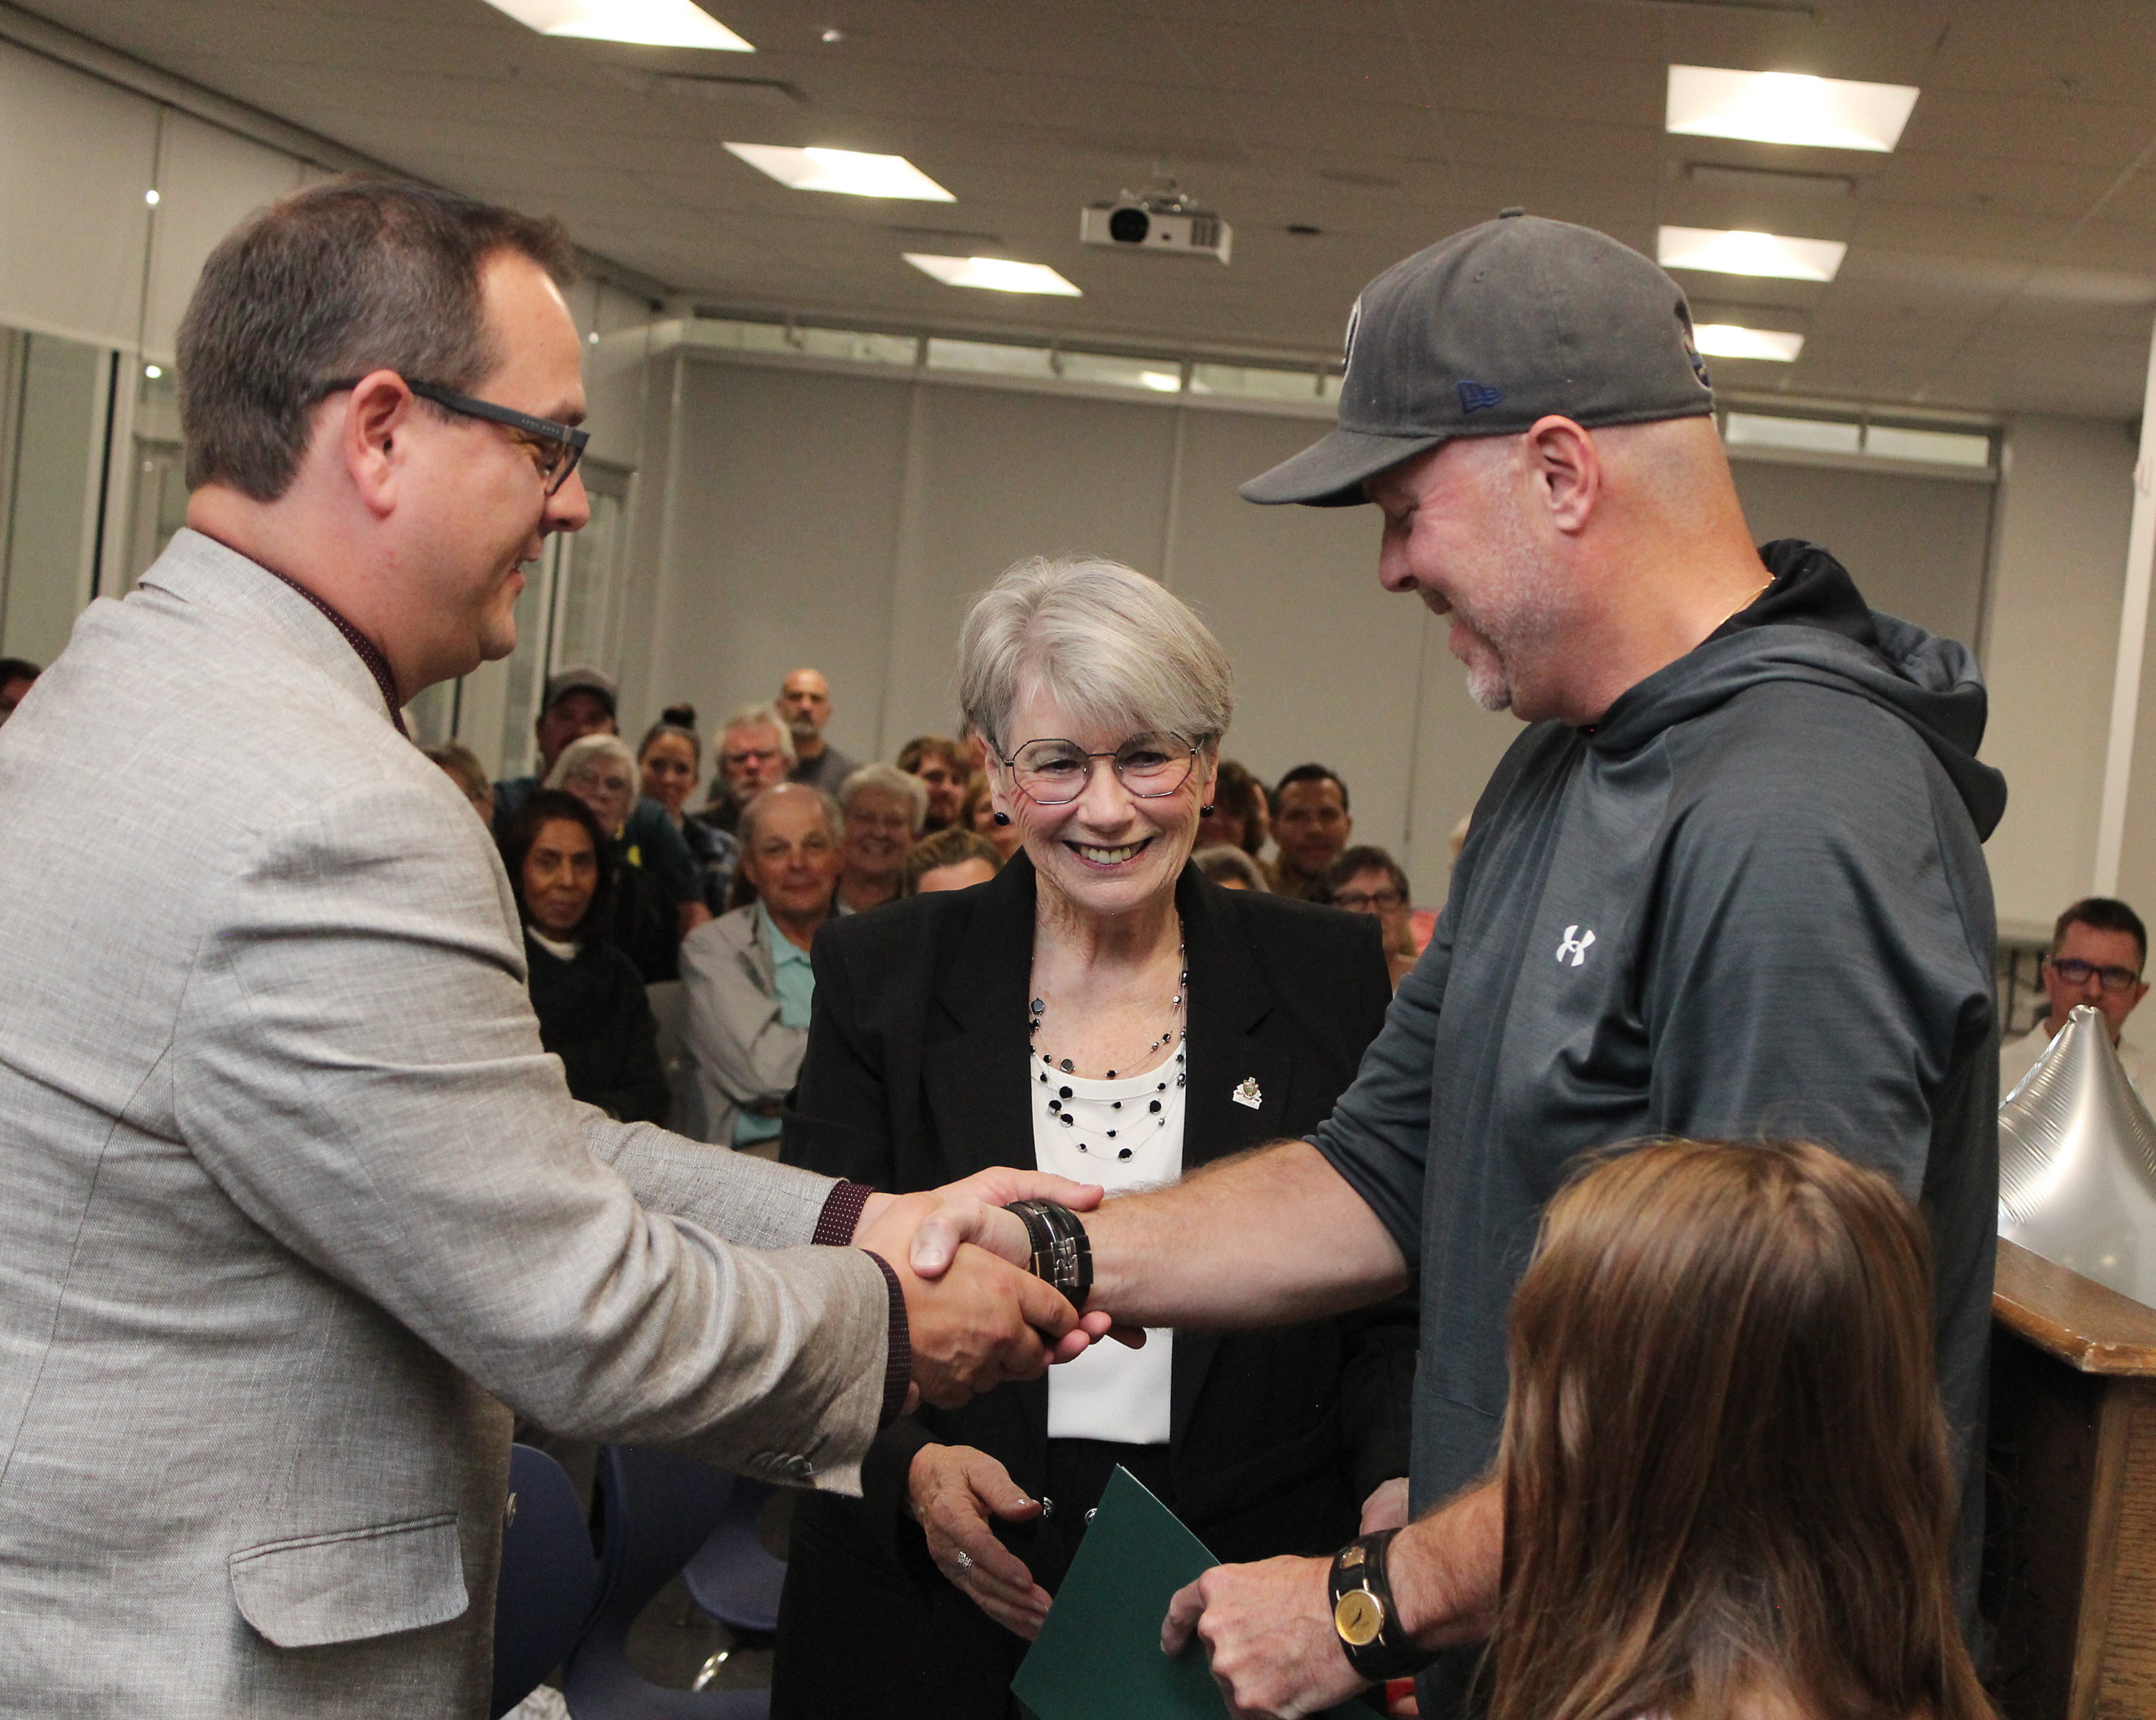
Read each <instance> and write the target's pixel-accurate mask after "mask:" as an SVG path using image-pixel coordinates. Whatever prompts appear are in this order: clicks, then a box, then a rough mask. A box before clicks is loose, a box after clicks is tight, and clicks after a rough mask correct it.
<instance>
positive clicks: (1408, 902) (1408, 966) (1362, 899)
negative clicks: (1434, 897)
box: [1310, 845, 1421, 991]
mask: <svg viewBox="0 0 2156 1720" xmlns="http://www.w3.org/2000/svg"><path fill="white" fill-rule="evenodd" d="M1413 896H1414V890H1413V889H1412V888H1411V887H1410V886H1409V883H1408V875H1407V874H1406V873H1405V872H1404V871H1403V870H1400V863H1399V861H1398V860H1394V858H1393V857H1392V855H1389V854H1387V853H1386V852H1385V850H1383V849H1382V848H1372V847H1369V846H1368V845H1364V846H1362V847H1358V848H1351V849H1348V850H1346V851H1345V852H1344V853H1343V854H1342V855H1341V856H1340V858H1339V859H1338V860H1335V861H1333V862H1332V865H1329V866H1327V868H1326V869H1325V870H1323V871H1322V872H1321V873H1320V874H1319V875H1318V878H1317V889H1315V890H1313V891H1311V893H1310V899H1311V900H1312V901H1314V902H1318V903H1321V904H1322V905H1323V906H1327V907H1335V908H1345V909H1347V911H1348V912H1349V913H1351V914H1374V915H1376V916H1377V917H1378V924H1379V925H1380V926H1382V927H1384V928H1385V964H1386V966H1388V967H1389V968H1391V969H1392V974H1393V989H1394V990H1395V991H1397V990H1399V984H1400V982H1401V981H1402V980H1403V979H1405V978H1407V977H1408V975H1409V973H1411V972H1412V971H1413V970H1414V964H1415V958H1416V957H1417V956H1419V954H1421V952H1420V951H1419V950H1418V949H1416V947H1415V942H1414V925H1413V923H1412V922H1411V919H1410V916H1411V915H1412V914H1413V912H1414V903H1413V901H1412V897H1413Z"/></svg>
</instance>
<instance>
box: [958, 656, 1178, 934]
mask: <svg viewBox="0 0 2156 1720" xmlns="http://www.w3.org/2000/svg"><path fill="white" fill-rule="evenodd" d="M1005 732H1006V733H1007V734H1008V735H1009V737H1010V745H1011V756H1013V757H1016V756H1017V752H1018V750H1019V748H1020V747H1024V745H1025V744H1026V743H1027V742H1029V741H1036V740H1062V741H1071V742H1076V743H1077V745H1079V746H1080V747H1083V748H1084V749H1085V750H1086V752H1113V751H1114V750H1115V749H1116V748H1117V747H1121V746H1122V744H1123V743H1124V742H1126V741H1128V740H1129V739H1131V738H1132V737H1131V736H1130V735H1128V734H1124V733H1114V734H1111V733H1108V732H1105V731H1101V730H1098V729H1091V728H1086V727H1080V726H1079V725H1078V724H1076V723H1075V722H1073V721H1071V720H1070V718H1068V717H1066V716H1064V714H1063V712H1062V711H1061V710H1060V708H1059V707H1058V706H1057V705H1056V703H1055V701H1054V700H1053V699H1051V698H1050V697H1048V696H1046V695H1045V694H1044V693H1041V692H1039V691H1029V692H1028V693H1027V694H1026V695H1025V696H1024V697H1023V698H1021V699H1020V700H1019V703H1018V705H1017V706H1016V708H1015V709H1014V710H1013V711H1012V712H1011V715H1010V719H1009V723H1008V724H1007V725H1006V730H1005ZM1092 765H1093V768H1092V774H1091V778H1090V780H1088V781H1087V783H1086V787H1085V789H1084V792H1083V793H1081V794H1080V795H1079V796H1078V798H1076V799H1075V800H1073V801H1071V802H1070V803H1069V804H1067V805H1063V806H1043V805H1041V804H1039V802H1038V801H1036V800H1034V798H1032V797H1031V796H1030V795H1029V794H1027V793H1025V792H1024V789H1023V788H1020V787H1019V785H1018V783H1017V781H1016V779H1015V775H1014V772H1013V771H1012V770H1011V768H1010V767H1009V766H1008V765H1004V764H998V766H997V767H996V770H995V773H994V777H993V783H994V795H995V804H996V809H997V810H998V811H999V812H1007V813H1009V814H1010V815H1011V819H1012V821H1013V823H1014V826H1015V828H1016V829H1017V830H1018V832H1019V838H1020V839H1021V841H1022V842H1023V843H1024V847H1025V851H1026V853H1027V855H1029V856H1030V857H1031V859H1032V860H1033V864H1034V870H1035V871H1036V872H1038V873H1039V878H1040V887H1041V888H1042V889H1043V890H1046V891H1053V892H1054V893H1055V894H1056V895H1058V896H1061V897H1062V898H1064V900H1065V901H1066V902H1068V903H1069V904H1070V906H1072V907H1074V908H1075V909H1076V910H1077V911H1080V912H1081V913H1084V914H1088V915H1095V916H1103V917H1105V916H1110V915H1115V914H1125V913H1129V912H1131V911H1132V910H1134V909H1136V908H1137V907H1139V906H1142V905H1144V904H1145V903H1147V902H1148V901H1152V900H1153V899H1154V898H1156V897H1159V896H1168V895H1172V894H1173V892H1174V890H1175V881H1176V878H1177V876H1178V874H1180V873H1181V872H1182V870H1183V862H1184V861H1185V860H1188V859H1189V858H1190V850H1191V849H1192V847H1193V845H1195V843H1196V841H1197V839H1198V809H1199V806H1200V805H1201V804H1203V802H1204V797H1205V793H1206V791H1207V790H1208V789H1209V788H1210V786H1211V783H1212V775H1213V761H1212V759H1211V758H1210V757H1206V756H1203V755H1201V756H1200V757H1199V759H1198V760H1197V761H1196V762H1195V763H1194V765H1193V768H1192V769H1191V772H1190V773H1189V775H1188V776H1187V777H1185V778H1183V782H1182V783H1181V785H1180V786H1179V787H1178V788H1176V789H1175V790H1174V791H1173V793H1168V794H1165V795H1162V796H1159V797H1158V798H1139V797H1138V796H1137V795H1134V794H1132V793H1131V792H1130V791H1129V790H1128V789H1127V788H1125V787H1124V786H1123V784H1122V782H1121V781H1120V780H1118V779H1117V778H1116V773H1115V770H1114V768H1113V767H1112V765H1111V762H1110V761H1109V760H1107V759H1106V758H1096V759H1095V760H1093V761H1092Z"/></svg>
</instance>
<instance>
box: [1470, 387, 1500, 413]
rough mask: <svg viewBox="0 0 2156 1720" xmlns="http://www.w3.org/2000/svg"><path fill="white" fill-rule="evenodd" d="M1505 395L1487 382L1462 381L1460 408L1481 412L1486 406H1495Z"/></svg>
mask: <svg viewBox="0 0 2156 1720" xmlns="http://www.w3.org/2000/svg"><path fill="white" fill-rule="evenodd" d="M1503 398H1505V397H1504V396H1503V395H1502V394H1501V393H1498V392H1497V391H1496V389H1495V388H1491V386H1490V385H1489V384H1488V383H1461V384H1460V410H1461V411H1462V412H1480V411H1481V410H1482V408H1484V407H1486V406H1495V405H1496V403H1498V402H1499V401H1500V400H1502V399H1503Z"/></svg>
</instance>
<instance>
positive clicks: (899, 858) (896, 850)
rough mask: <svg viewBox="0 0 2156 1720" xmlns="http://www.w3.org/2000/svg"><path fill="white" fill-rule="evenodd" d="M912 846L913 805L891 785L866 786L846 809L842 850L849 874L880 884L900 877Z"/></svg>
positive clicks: (840, 848)
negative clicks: (889, 787)
mask: <svg viewBox="0 0 2156 1720" xmlns="http://www.w3.org/2000/svg"><path fill="white" fill-rule="evenodd" d="M912 846H913V807H912V804H911V803H910V802H909V801H908V800H907V799H906V797H905V796H904V795H902V794H898V793H893V792H892V791H891V790H890V789H888V788H863V789H861V790H860V791H859V792H858V793H855V796H854V798H853V802H852V804H850V805H849V806H848V807H847V808H846V816H845V825H844V829H843V830H842V831H841V833H840V835H839V850H840V853H841V855H843V857H844V860H845V865H846V871H847V873H848V874H849V875H850V876H852V877H855V878H859V879H873V880H875V881H877V882H879V883H881V882H885V881H889V880H891V879H894V878H896V877H897V876H898V870H899V868H900V867H901V865H904V864H905V863H906V850H908V849H910V848H911V847H912Z"/></svg>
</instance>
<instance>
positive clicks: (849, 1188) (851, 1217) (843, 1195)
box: [808, 1178, 891, 1248]
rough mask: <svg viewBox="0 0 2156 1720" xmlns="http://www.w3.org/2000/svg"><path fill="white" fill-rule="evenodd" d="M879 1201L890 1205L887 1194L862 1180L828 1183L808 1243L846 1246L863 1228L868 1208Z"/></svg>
mask: <svg viewBox="0 0 2156 1720" xmlns="http://www.w3.org/2000/svg"><path fill="white" fill-rule="evenodd" d="M879 1202H880V1203H881V1204H883V1205H885V1206H887V1205H889V1204H891V1196H889V1195H888V1194H877V1193H876V1192H875V1190H874V1189H870V1187H869V1185H868V1184H867V1183H856V1182H853V1181H851V1180H850V1179H844V1178H842V1179H841V1180H840V1181H839V1182H837V1183H833V1184H832V1185H831V1192H830V1193H829V1194H827V1195H825V1196H824V1210H823V1211H822V1212H821V1213H819V1214H817V1217H816V1230H815V1234H814V1235H812V1236H810V1237H809V1239H808V1240H809V1242H810V1243H811V1244H812V1245H814V1246H815V1247H818V1248H850V1247H852V1246H853V1243H854V1238H855V1237H856V1236H858V1235H860V1233H861V1231H862V1230H864V1229H865V1228H866V1227H867V1225H869V1223H870V1221H871V1219H870V1208H871V1207H872V1206H874V1205H875V1204H877V1203H879Z"/></svg>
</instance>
